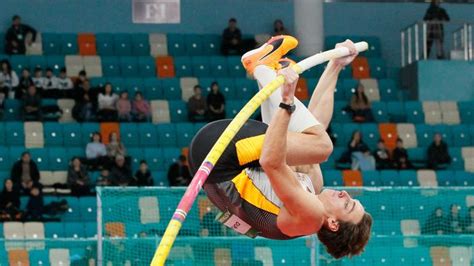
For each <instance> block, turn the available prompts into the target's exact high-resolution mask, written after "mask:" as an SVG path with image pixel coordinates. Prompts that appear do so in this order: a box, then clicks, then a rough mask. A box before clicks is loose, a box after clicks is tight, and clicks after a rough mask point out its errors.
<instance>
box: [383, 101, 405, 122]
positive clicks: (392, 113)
mask: <svg viewBox="0 0 474 266" xmlns="http://www.w3.org/2000/svg"><path fill="white" fill-rule="evenodd" d="M387 113H388V117H389V119H390V122H392V123H403V122H405V121H406V119H407V116H406V114H405V109H404V106H403V102H399V101H390V102H387Z"/></svg>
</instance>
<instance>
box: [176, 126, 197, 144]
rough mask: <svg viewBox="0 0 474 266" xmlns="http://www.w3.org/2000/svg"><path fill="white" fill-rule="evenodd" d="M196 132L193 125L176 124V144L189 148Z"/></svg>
mask: <svg viewBox="0 0 474 266" xmlns="http://www.w3.org/2000/svg"><path fill="white" fill-rule="evenodd" d="M195 134H196V131H195V129H194V126H193V124H191V123H177V124H176V142H177V145H178V147H188V146H189V144H190V143H191V140H192V139H193V137H194V135H195Z"/></svg>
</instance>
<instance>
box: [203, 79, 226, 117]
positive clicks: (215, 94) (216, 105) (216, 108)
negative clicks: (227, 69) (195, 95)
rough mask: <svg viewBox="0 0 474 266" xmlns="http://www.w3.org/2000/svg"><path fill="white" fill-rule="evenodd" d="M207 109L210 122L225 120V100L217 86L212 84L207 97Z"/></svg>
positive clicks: (215, 83)
mask: <svg viewBox="0 0 474 266" xmlns="http://www.w3.org/2000/svg"><path fill="white" fill-rule="evenodd" d="M207 108H208V110H209V119H210V121H215V120H219V119H224V118H225V99H224V95H222V93H221V92H220V91H219V84H217V82H215V81H214V82H212V84H211V92H210V93H209V94H208V95H207Z"/></svg>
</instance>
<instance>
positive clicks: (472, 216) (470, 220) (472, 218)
mask: <svg viewBox="0 0 474 266" xmlns="http://www.w3.org/2000/svg"><path fill="white" fill-rule="evenodd" d="M464 232H465V233H466V234H474V206H471V207H469V210H468V211H467V215H466V218H465V219H464Z"/></svg>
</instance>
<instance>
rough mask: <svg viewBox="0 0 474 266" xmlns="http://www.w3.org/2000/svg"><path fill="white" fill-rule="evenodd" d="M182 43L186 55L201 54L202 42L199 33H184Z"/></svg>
mask: <svg viewBox="0 0 474 266" xmlns="http://www.w3.org/2000/svg"><path fill="white" fill-rule="evenodd" d="M184 43H185V49H186V54H188V55H192V56H195V55H202V54H203V43H202V38H201V35H199V34H186V35H184Z"/></svg>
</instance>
